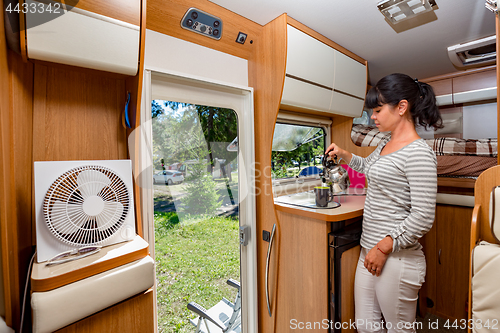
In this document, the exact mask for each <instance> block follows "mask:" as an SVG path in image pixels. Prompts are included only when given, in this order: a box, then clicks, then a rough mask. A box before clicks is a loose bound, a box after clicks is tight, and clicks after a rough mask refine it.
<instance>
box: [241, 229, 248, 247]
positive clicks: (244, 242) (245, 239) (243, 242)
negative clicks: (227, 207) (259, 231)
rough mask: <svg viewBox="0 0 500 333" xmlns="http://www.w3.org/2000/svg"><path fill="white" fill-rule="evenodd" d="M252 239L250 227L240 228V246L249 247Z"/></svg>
mask: <svg viewBox="0 0 500 333" xmlns="http://www.w3.org/2000/svg"><path fill="white" fill-rule="evenodd" d="M249 239H250V227H249V226H247V225H244V226H241V227H240V244H241V245H243V246H247V245H248V240H249Z"/></svg>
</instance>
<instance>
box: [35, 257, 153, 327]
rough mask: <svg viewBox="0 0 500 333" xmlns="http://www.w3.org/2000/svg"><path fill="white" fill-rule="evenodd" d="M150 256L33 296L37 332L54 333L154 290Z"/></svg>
mask: <svg viewBox="0 0 500 333" xmlns="http://www.w3.org/2000/svg"><path fill="white" fill-rule="evenodd" d="M154 276H155V268H154V260H153V259H152V258H151V257H150V256H146V257H144V258H143V259H140V260H137V261H134V262H131V263H129V264H126V265H123V266H120V267H117V268H114V269H111V270H108V271H106V272H103V273H100V274H97V275H94V276H91V277H88V278H86V279H83V280H79V281H77V282H73V283H70V284H68V285H65V286H63V287H60V288H56V289H53V290H50V291H45V292H34V293H32V295H31V309H32V321H33V332H34V333H44V332H53V331H56V330H58V329H60V328H62V327H64V326H67V325H70V324H72V323H74V322H76V321H78V320H80V319H83V318H85V317H87V316H90V315H91V314H94V313H96V312H98V311H101V310H103V309H105V308H107V307H109V306H112V305H114V304H116V303H119V302H121V301H123V300H125V299H127V298H129V297H132V296H134V295H137V294H138V293H140V292H143V291H145V290H147V289H149V288H151V287H152V286H153V284H154Z"/></svg>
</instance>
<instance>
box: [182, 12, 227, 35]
mask: <svg viewBox="0 0 500 333" xmlns="http://www.w3.org/2000/svg"><path fill="white" fill-rule="evenodd" d="M181 27H182V28H184V29H186V30H191V31H193V32H196V33H199V34H200V35H204V36H206V37H210V38H213V39H216V40H219V39H221V37H222V20H221V19H220V18H218V17H215V16H213V15H210V14H208V13H206V12H204V11H202V10H199V9H196V8H189V10H188V11H187V12H186V14H184V17H183V18H182V20H181Z"/></svg>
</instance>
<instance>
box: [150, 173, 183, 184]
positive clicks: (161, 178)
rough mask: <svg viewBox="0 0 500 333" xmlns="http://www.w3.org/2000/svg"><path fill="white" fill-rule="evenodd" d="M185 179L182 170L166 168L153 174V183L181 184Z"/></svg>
mask: <svg viewBox="0 0 500 333" xmlns="http://www.w3.org/2000/svg"><path fill="white" fill-rule="evenodd" d="M183 181H184V176H183V175H182V173H181V172H178V171H172V170H164V171H160V172H158V173H156V174H155V175H153V184H167V185H173V184H180V183H182V182H183Z"/></svg>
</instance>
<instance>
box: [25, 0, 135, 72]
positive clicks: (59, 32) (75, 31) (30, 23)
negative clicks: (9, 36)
mask: <svg viewBox="0 0 500 333" xmlns="http://www.w3.org/2000/svg"><path fill="white" fill-rule="evenodd" d="M128 2H129V3H131V6H130V7H131V9H132V10H133V12H134V14H135V16H136V17H137V18H135V17H134V18H135V19H134V20H132V21H133V22H134V23H129V22H125V21H122V20H119V19H115V18H112V17H108V16H106V15H103V14H98V13H95V12H91V11H89V10H84V9H81V8H78V7H69V6H68V7H67V6H66V5H64V6H63V5H61V4H60V3H57V2H54V4H52V3H51V2H50V3H48V4H45V3H42V2H36V1H34V0H25V3H26V4H27V5H28V7H27V8H36V10H35V11H32V10H28V11H27V12H26V17H25V19H26V25H27V29H26V41H27V55H28V58H30V59H37V60H43V61H50V62H55V63H61V64H66V65H71V66H79V67H85V68H92V69H97V70H102V71H108V72H114V73H120V74H125V75H136V73H137V69H138V63H139V42H140V21H139V15H140V10H141V3H140V1H136V0H130V1H128ZM97 4H99V2H97ZM101 5H102V4H101ZM52 6H54V7H52ZM49 10H50V11H49Z"/></svg>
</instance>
